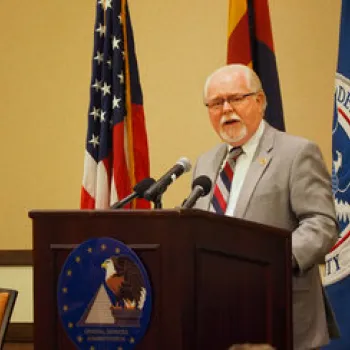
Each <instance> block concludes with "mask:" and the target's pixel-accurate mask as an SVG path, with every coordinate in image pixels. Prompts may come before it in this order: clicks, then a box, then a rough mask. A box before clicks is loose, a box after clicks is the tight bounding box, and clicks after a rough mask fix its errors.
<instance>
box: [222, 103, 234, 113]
mask: <svg viewBox="0 0 350 350" xmlns="http://www.w3.org/2000/svg"><path fill="white" fill-rule="evenodd" d="M222 111H223V112H224V113H228V112H232V111H233V108H232V106H231V105H230V104H229V102H228V101H227V100H225V101H224V104H223V105H222Z"/></svg>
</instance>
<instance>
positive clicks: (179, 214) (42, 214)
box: [28, 208, 290, 236]
mask: <svg viewBox="0 0 350 350" xmlns="http://www.w3.org/2000/svg"><path fill="white" fill-rule="evenodd" d="M28 216H29V217H30V218H31V219H33V220H41V219H48V218H50V219H63V218H72V217H74V218H79V219H83V218H89V219H91V218H94V217H96V218H101V217H105V218H106V219H107V218H108V219H112V218H116V219H117V218H120V217H124V218H127V217H130V219H131V218H136V217H137V218H140V219H141V218H146V217H148V218H149V217H154V218H156V217H159V218H160V217H162V218H169V219H170V218H172V219H176V218H179V219H203V220H205V221H206V220H210V222H211V223H214V222H215V221H217V222H221V223H223V222H225V223H227V224H233V223H234V224H235V225H236V226H245V227H250V228H251V229H253V230H255V229H258V228H260V229H262V228H263V229H267V230H268V231H270V232H273V233H276V234H280V235H283V236H286V235H288V236H289V235H290V232H289V231H287V230H284V229H280V228H277V227H272V226H267V225H263V224H260V223H256V222H253V221H247V220H243V219H239V218H234V217H230V216H225V215H218V214H215V213H211V212H208V211H204V210H200V209H182V208H175V209H149V210H141V209H135V210H111V209H106V210H92V209H72V210H68V209H64V210H50V209H45V210H31V211H29V213H28Z"/></svg>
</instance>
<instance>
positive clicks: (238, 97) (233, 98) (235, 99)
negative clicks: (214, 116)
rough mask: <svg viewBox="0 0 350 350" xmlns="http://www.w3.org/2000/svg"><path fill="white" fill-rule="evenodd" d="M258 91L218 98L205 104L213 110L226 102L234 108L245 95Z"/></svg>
mask: <svg viewBox="0 0 350 350" xmlns="http://www.w3.org/2000/svg"><path fill="white" fill-rule="evenodd" d="M258 92H259V91H256V92H249V93H248V94H236V95H231V96H227V97H226V98H218V99H216V100H213V101H210V102H208V103H206V104H205V105H206V106H207V107H208V108H210V109H214V110H221V109H222V108H223V107H224V103H225V102H227V103H228V104H229V105H230V106H231V107H232V108H235V107H236V106H237V105H239V104H240V103H241V102H243V101H244V100H245V99H246V98H247V97H249V96H253V95H256V94H257V93H258Z"/></svg>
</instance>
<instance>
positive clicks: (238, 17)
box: [227, 0, 285, 130]
mask: <svg viewBox="0 0 350 350" xmlns="http://www.w3.org/2000/svg"><path fill="white" fill-rule="evenodd" d="M227 63H228V64H231V63H241V64H245V65H249V66H250V67H251V68H253V69H254V71H255V72H256V73H257V74H258V76H259V77H260V80H261V82H262V85H263V89H264V91H265V93H266V96H267V101H268V106H267V110H266V113H265V119H266V120H267V121H268V122H269V124H271V125H272V126H274V127H275V128H277V129H279V130H285V127H284V120H283V110H282V100H281V93H280V86H279V80H278V73H277V66H276V58H275V54H274V48H273V40H272V32H271V23H270V15H269V6H268V1H267V0H230V1H229V23H228V47H227Z"/></svg>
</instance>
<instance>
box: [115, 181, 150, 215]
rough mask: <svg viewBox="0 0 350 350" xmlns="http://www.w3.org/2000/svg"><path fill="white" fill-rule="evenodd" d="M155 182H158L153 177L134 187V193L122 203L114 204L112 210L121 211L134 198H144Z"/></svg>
mask: <svg viewBox="0 0 350 350" xmlns="http://www.w3.org/2000/svg"><path fill="white" fill-rule="evenodd" d="M155 182H156V180H154V179H152V178H151V177H146V178H145V179H143V180H141V181H140V182H139V183H137V184H136V185H135V186H134V188H133V190H134V192H133V193H131V194H129V195H128V196H126V197H125V198H123V199H122V200H121V201H119V202H116V203H114V204H113V205H112V206H111V207H110V209H119V208H121V207H123V206H124V205H125V204H128V203H129V202H131V201H132V200H133V199H134V198H143V196H144V193H145V191H146V190H148V189H149V188H150V187H151V186H152V185H153V184H154V183H155Z"/></svg>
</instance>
